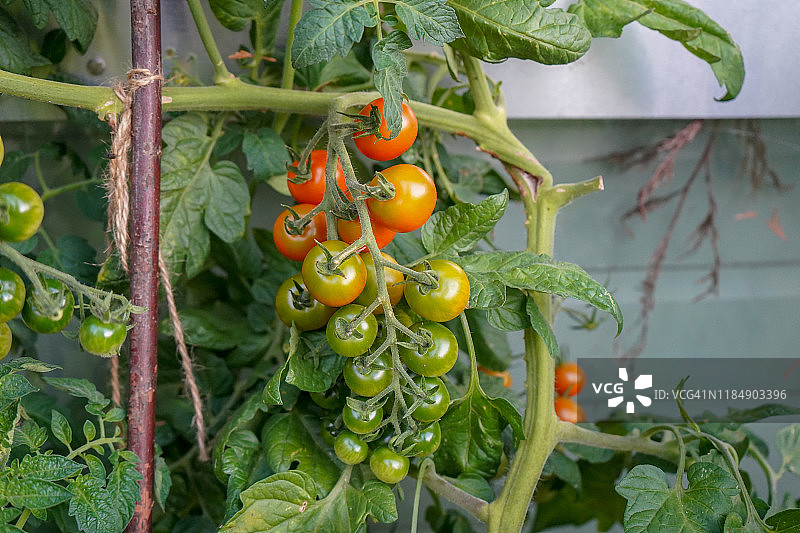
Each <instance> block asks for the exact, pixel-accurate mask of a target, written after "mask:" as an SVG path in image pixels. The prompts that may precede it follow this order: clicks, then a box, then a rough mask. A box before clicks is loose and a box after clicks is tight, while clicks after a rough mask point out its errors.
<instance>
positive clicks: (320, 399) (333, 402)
mask: <svg viewBox="0 0 800 533" xmlns="http://www.w3.org/2000/svg"><path fill="white" fill-rule="evenodd" d="M308 395H309V396H311V400H313V402H314V403H315V404H317V405H319V406H320V407H322V408H323V409H327V410H328V411H333V410H334V409H340V408H341V407H342V405H343V404H344V401H345V399H344V391H343V390H342V387H341V386H340V385H334V386H333V387H331V388H330V389H328V390H326V391H324V392H309V393H308Z"/></svg>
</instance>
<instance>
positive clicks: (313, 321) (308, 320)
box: [275, 274, 336, 331]
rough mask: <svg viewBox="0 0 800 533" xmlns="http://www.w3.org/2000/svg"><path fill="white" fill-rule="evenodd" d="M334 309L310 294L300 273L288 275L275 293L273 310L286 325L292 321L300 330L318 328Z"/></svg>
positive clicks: (325, 322) (289, 324) (324, 322)
mask: <svg viewBox="0 0 800 533" xmlns="http://www.w3.org/2000/svg"><path fill="white" fill-rule="evenodd" d="M334 311H336V309H334V308H332V307H328V306H327V305H325V304H323V303H320V302H318V301H317V300H315V299H314V297H313V296H311V293H310V292H308V290H307V289H306V286H305V284H304V283H303V278H302V277H301V276H300V274H295V275H294V276H290V277H288V278H287V279H286V280H285V281H284V282H283V283H281V285H280V287H278V292H277V293H276V294H275V312H276V313H277V314H278V318H280V319H281V322H283V323H284V324H286V325H287V326H291V325H292V323H294V325H295V327H296V328H297V329H298V330H300V331H311V330H313V329H319V328H321V327H322V326H324V325H325V324H327V323H328V319H329V318H330V317H331V315H332V314H333V313H334Z"/></svg>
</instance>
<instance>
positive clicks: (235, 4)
mask: <svg viewBox="0 0 800 533" xmlns="http://www.w3.org/2000/svg"><path fill="white" fill-rule="evenodd" d="M208 3H209V5H210V6H211V11H212V12H213V13H214V16H215V17H217V20H218V21H219V22H220V24H222V25H223V26H225V27H226V28H228V29H229V30H232V31H242V30H243V29H245V27H247V24H248V23H250V22H251V21H253V20H259V19H261V18H262V17H264V16H265V15H266V13H267V6H266V4H265V3H264V1H263V0H233V1H232V0H209V2H208Z"/></svg>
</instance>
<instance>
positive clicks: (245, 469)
mask: <svg viewBox="0 0 800 533" xmlns="http://www.w3.org/2000/svg"><path fill="white" fill-rule="evenodd" d="M260 451H261V443H260V442H259V440H258V437H256V435H255V434H254V433H253V432H252V431H250V430H247V429H242V430H239V431H236V432H234V433H233V434H231V435H230V437H229V438H228V440H227V442H226V447H225V451H224V452H223V453H222V454H221V460H222V470H223V471H224V473H225V474H227V475H228V494H227V497H226V506H227V508H228V513H227V517H228V518H230V517H231V516H232V515H233V514H234V513H235V512H236V511H238V510H239V509H240V506H239V495H240V494H241V492H242V490H244V489H245V488H247V486H248V485H250V484H251V479H250V475H251V471H252V470H253V463H254V462H255V460H257V459H258V458H259V453H260Z"/></svg>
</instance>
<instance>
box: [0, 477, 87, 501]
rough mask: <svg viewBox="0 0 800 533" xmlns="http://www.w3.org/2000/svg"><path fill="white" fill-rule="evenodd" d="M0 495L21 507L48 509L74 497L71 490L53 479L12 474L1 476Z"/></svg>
mask: <svg viewBox="0 0 800 533" xmlns="http://www.w3.org/2000/svg"><path fill="white" fill-rule="evenodd" d="M0 495H2V497H3V500H5V501H7V502H9V503H10V504H11V505H13V506H14V507H18V508H20V509H22V508H25V507H28V508H30V509H47V508H48V507H53V506H54V505H58V504H59V503H61V502H65V501H67V500H69V499H70V498H71V497H72V493H71V492H70V491H69V490H67V489H65V488H64V487H62V486H61V485H58V484H56V483H53V482H52V481H46V480H43V479H35V478H29V477H26V478H22V479H21V478H18V477H16V476H11V475H4V476H0Z"/></svg>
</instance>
